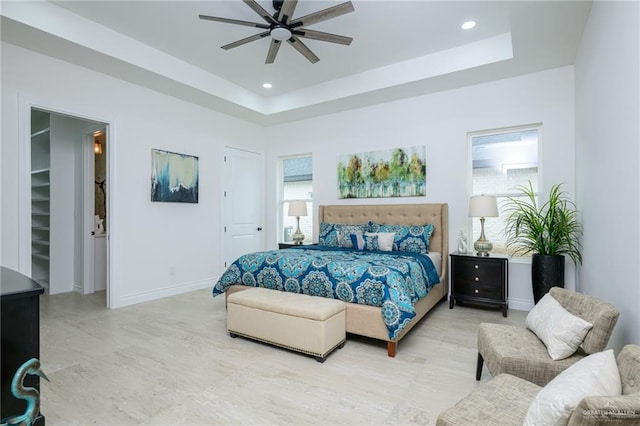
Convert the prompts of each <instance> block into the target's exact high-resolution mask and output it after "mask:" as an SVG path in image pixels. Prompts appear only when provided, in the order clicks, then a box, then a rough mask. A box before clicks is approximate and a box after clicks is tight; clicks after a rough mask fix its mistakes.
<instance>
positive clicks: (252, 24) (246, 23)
mask: <svg viewBox="0 0 640 426" xmlns="http://www.w3.org/2000/svg"><path fill="white" fill-rule="evenodd" d="M198 18H200V19H204V20H206V21H216V22H224V23H225V24H236V25H244V26H245V27H254V28H263V29H265V30H266V29H268V28H269V25H267V24H258V23H256V22H249V21H239V20H237V19H229V18H218V17H217V16H208V15H198Z"/></svg>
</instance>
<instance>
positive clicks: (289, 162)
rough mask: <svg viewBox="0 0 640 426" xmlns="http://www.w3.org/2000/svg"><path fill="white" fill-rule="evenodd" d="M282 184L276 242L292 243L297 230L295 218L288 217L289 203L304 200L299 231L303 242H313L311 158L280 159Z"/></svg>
mask: <svg viewBox="0 0 640 426" xmlns="http://www.w3.org/2000/svg"><path fill="white" fill-rule="evenodd" d="M281 170H282V174H281V176H282V182H281V190H282V192H281V197H280V200H281V202H280V203H279V205H280V223H281V224H282V226H281V228H280V234H279V236H278V241H284V242H293V233H294V232H296V229H297V226H298V224H297V220H296V217H295V216H289V214H288V213H289V202H290V201H294V200H304V201H306V202H307V216H301V217H300V231H301V232H302V233H303V234H304V242H305V243H311V242H312V241H313V203H312V199H313V161H312V158H311V156H304V157H290V158H283V159H282V169H281Z"/></svg>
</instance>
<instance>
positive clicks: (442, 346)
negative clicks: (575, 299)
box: [40, 290, 526, 426]
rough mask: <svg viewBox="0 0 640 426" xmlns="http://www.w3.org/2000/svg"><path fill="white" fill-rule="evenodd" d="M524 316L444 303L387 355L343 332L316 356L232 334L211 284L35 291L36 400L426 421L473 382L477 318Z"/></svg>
mask: <svg viewBox="0 0 640 426" xmlns="http://www.w3.org/2000/svg"><path fill="white" fill-rule="evenodd" d="M525 316H526V313H525V312H521V311H514V310H510V311H509V317H508V318H503V317H502V315H501V313H500V312H499V311H498V310H486V309H477V308H472V307H468V306H464V307H456V308H455V309H453V310H449V307H448V304H447V303H441V304H440V305H438V306H437V307H436V309H435V310H434V311H433V312H432V313H430V314H429V315H427V316H426V317H425V318H424V319H423V321H422V322H421V323H420V324H418V325H417V326H416V327H415V328H414V329H413V330H412V331H411V333H410V334H409V335H408V336H407V337H405V338H404V339H403V340H402V341H401V342H400V344H399V345H398V355H397V356H396V358H388V357H387V354H386V345H385V344H384V343H382V342H378V341H374V340H369V339H364V338H359V337H353V336H349V338H348V339H347V344H346V345H345V347H344V348H343V349H341V350H338V351H336V352H334V353H333V354H332V355H330V356H329V357H328V359H327V361H326V362H325V363H324V364H320V363H318V362H316V361H315V360H314V359H313V358H310V357H307V356H304V355H300V354H296V353H292V352H288V351H285V350H281V349H277V348H274V347H271V346H268V345H264V344H260V343H256V342H253V341H249V340H245V339H242V338H237V339H231V338H230V337H229V336H228V334H227V332H226V328H225V310H224V300H223V298H222V297H218V298H215V299H214V298H212V297H211V293H210V291H209V290H199V291H194V292H191V293H187V294H183V295H179V296H174V297H169V298H166V299H162V300H158V301H153V302H148V303H142V304H138V305H135V306H130V307H126V308H120V309H114V310H108V309H106V308H105V295H104V292H100V293H96V294H93V295H89V296H82V295H79V294H75V293H69V294H64V295H56V296H47V295H44V296H42V297H41V356H40V358H41V361H42V366H43V370H44V371H45V373H46V374H47V375H48V377H49V378H50V379H51V382H50V383H47V382H45V381H41V383H42V385H41V390H42V407H41V410H42V413H43V414H44V415H45V417H46V422H47V425H48V426H52V425H88V424H92V425H138V424H143V425H175V424H185V425H218V424H220V425H227V424H230V425H233V424H244V425H263V424H290V425H306V424H315V425H359V424H362V425H365V424H366V425H378V424H379V425H386V424H389V425H391V424H393V425H397V424H419V425H429V424H434V423H435V420H436V417H437V415H438V414H439V413H440V412H441V411H442V410H444V409H446V408H448V407H450V406H451V405H453V404H454V403H455V402H456V401H458V400H459V399H460V398H462V397H464V396H465V395H467V394H468V393H469V392H470V391H471V390H473V389H474V388H475V387H476V386H478V382H476V381H475V378H474V376H475V365H476V349H475V348H476V334H477V328H478V325H479V324H480V323H481V322H497V323H510V324H517V325H523V324H524V318H525ZM489 379H490V375H489V373H488V371H487V370H486V368H485V371H484V373H483V380H482V381H483V382H484V381H487V380H489Z"/></svg>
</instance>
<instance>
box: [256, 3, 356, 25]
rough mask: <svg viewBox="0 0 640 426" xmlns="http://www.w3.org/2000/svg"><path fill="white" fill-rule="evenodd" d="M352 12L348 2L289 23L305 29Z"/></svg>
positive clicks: (352, 9) (351, 6) (351, 5)
mask: <svg viewBox="0 0 640 426" xmlns="http://www.w3.org/2000/svg"><path fill="white" fill-rule="evenodd" d="M245 1H246V0H245ZM354 10H355V9H354V8H353V4H352V3H351V2H350V1H348V2H346V3H341V4H339V5H336V6H333V7H329V8H327V9H323V10H319V11H318V12H314V13H311V14H309V15H306V16H303V17H302V18H298V19H294V20H293V21H291V24H290V27H292V28H296V27H306V26H308V25H312V24H316V23H318V22H322V21H326V20H327V19H331V18H335V17H337V16H340V15H344V14H346V13H350V12H353V11H354Z"/></svg>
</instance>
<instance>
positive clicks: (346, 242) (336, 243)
mask: <svg viewBox="0 0 640 426" xmlns="http://www.w3.org/2000/svg"><path fill="white" fill-rule="evenodd" d="M368 228H369V224H367V223H362V224H359V225H347V224H343V223H328V222H321V223H320V235H319V236H318V244H319V245H321V246H329V247H346V248H353V244H352V243H351V234H364V233H365V232H366V231H367V230H368Z"/></svg>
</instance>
